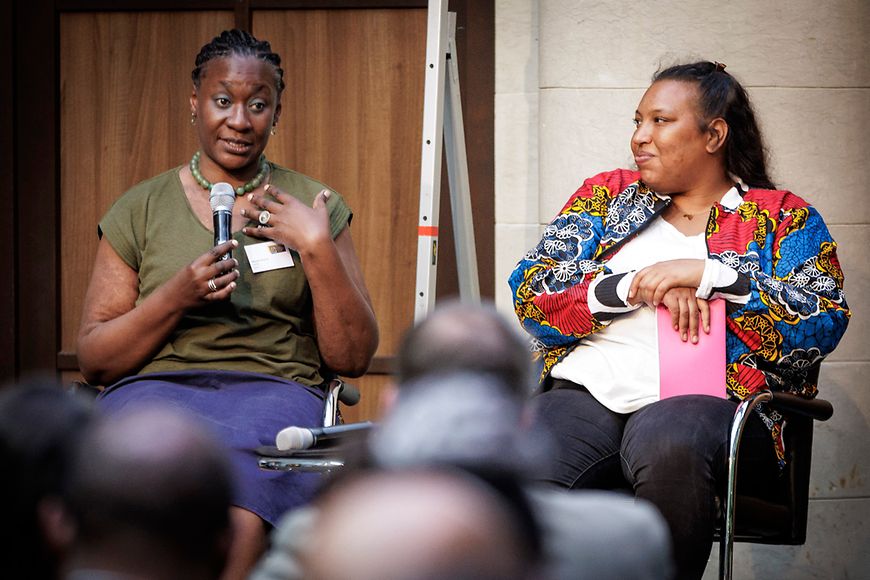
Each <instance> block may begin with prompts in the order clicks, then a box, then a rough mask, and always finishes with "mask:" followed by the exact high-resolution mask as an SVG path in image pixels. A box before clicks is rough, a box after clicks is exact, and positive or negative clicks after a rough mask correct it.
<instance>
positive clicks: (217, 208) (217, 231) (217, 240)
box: [208, 182, 236, 260]
mask: <svg viewBox="0 0 870 580" xmlns="http://www.w3.org/2000/svg"><path fill="white" fill-rule="evenodd" d="M208 202H209V204H210V205H211V215H212V220H213V224H214V245H215V246H217V245H218V244H223V243H224V242H228V241H230V240H231V239H232V236H233V204H234V203H236V192H235V190H234V189H233V186H232V185H230V184H229V183H224V182H220V183H215V184H214V185H213V186H212V188H211V194H209V196H208ZM232 257H233V254H232V252H227V253H226V254H224V255H223V256H221V257H220V258H218V260H231V259H232Z"/></svg>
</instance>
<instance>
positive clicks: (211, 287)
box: [208, 279, 217, 292]
mask: <svg viewBox="0 0 870 580" xmlns="http://www.w3.org/2000/svg"><path fill="white" fill-rule="evenodd" d="M208 289H209V290H211V291H212V292H217V284H215V283H214V279H211V280H209V281H208Z"/></svg>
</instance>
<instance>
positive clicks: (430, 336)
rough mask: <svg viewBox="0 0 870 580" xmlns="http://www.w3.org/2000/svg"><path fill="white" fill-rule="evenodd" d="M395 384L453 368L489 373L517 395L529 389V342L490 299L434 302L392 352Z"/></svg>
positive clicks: (527, 391)
mask: <svg viewBox="0 0 870 580" xmlns="http://www.w3.org/2000/svg"><path fill="white" fill-rule="evenodd" d="M397 366H398V368H397V371H398V382H399V385H400V388H402V389H404V388H405V386H406V384H408V383H410V382H411V381H414V380H416V379H418V378H420V377H423V376H432V375H437V374H443V373H452V372H457V371H468V372H475V373H480V374H490V375H493V376H494V377H497V378H498V379H499V380H500V381H501V383H502V384H503V385H504V386H505V387H506V388H507V389H508V390H509V392H512V393H514V394H515V395H516V396H518V397H522V398H525V397H526V396H528V394H529V393H530V392H531V391H532V388H533V387H534V385H533V383H532V357H531V354H530V352H529V346H528V344H527V343H526V341H525V339H524V338H523V337H522V336H521V335H520V332H519V330H518V329H517V328H516V325H514V324H509V323H508V321H507V320H506V319H505V318H504V317H503V316H501V314H499V313H498V311H497V310H496V309H495V307H494V306H493V305H492V304H490V303H484V304H482V305H473V304H463V303H461V302H458V301H455V300H451V301H446V302H444V303H443V304H441V305H438V306H437V307H436V308H435V310H434V311H433V312H432V313H431V314H430V315H429V316H428V317H427V318H425V319H424V320H423V321H421V322H420V323H419V324H417V325H416V326H414V327H413V328H411V329H410V330H408V331H407V332H406V334H405V336H404V338H403V340H402V344H401V346H400V348H399V354H398V364H397Z"/></svg>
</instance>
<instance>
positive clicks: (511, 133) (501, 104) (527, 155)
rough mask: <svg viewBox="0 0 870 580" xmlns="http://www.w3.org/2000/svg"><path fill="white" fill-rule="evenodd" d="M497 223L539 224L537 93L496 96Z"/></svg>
mask: <svg viewBox="0 0 870 580" xmlns="http://www.w3.org/2000/svg"><path fill="white" fill-rule="evenodd" d="M495 222H496V223H497V224H498V223H510V224H524V223H525V224H527V223H537V222H538V93H537V92H534V93H519V94H504V95H496V97H495Z"/></svg>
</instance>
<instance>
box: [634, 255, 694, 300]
mask: <svg viewBox="0 0 870 580" xmlns="http://www.w3.org/2000/svg"><path fill="white" fill-rule="evenodd" d="M703 275H704V260H691V259H683V260H666V261H664V262H658V263H655V264H653V265H652V266H647V267H646V268H644V269H643V270H641V271H639V272H638V273H637V274H635V275H634V280H632V282H631V286H630V287H629V289H628V302H629V303H630V304H640V303H644V304H647V305H649V306H658V305H659V304H661V303H662V300H663V299H664V297H665V294H667V292H668V290H671V289H672V288H679V287H686V288H697V287H698V286H699V285H700V284H701V277H702V276H703Z"/></svg>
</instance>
